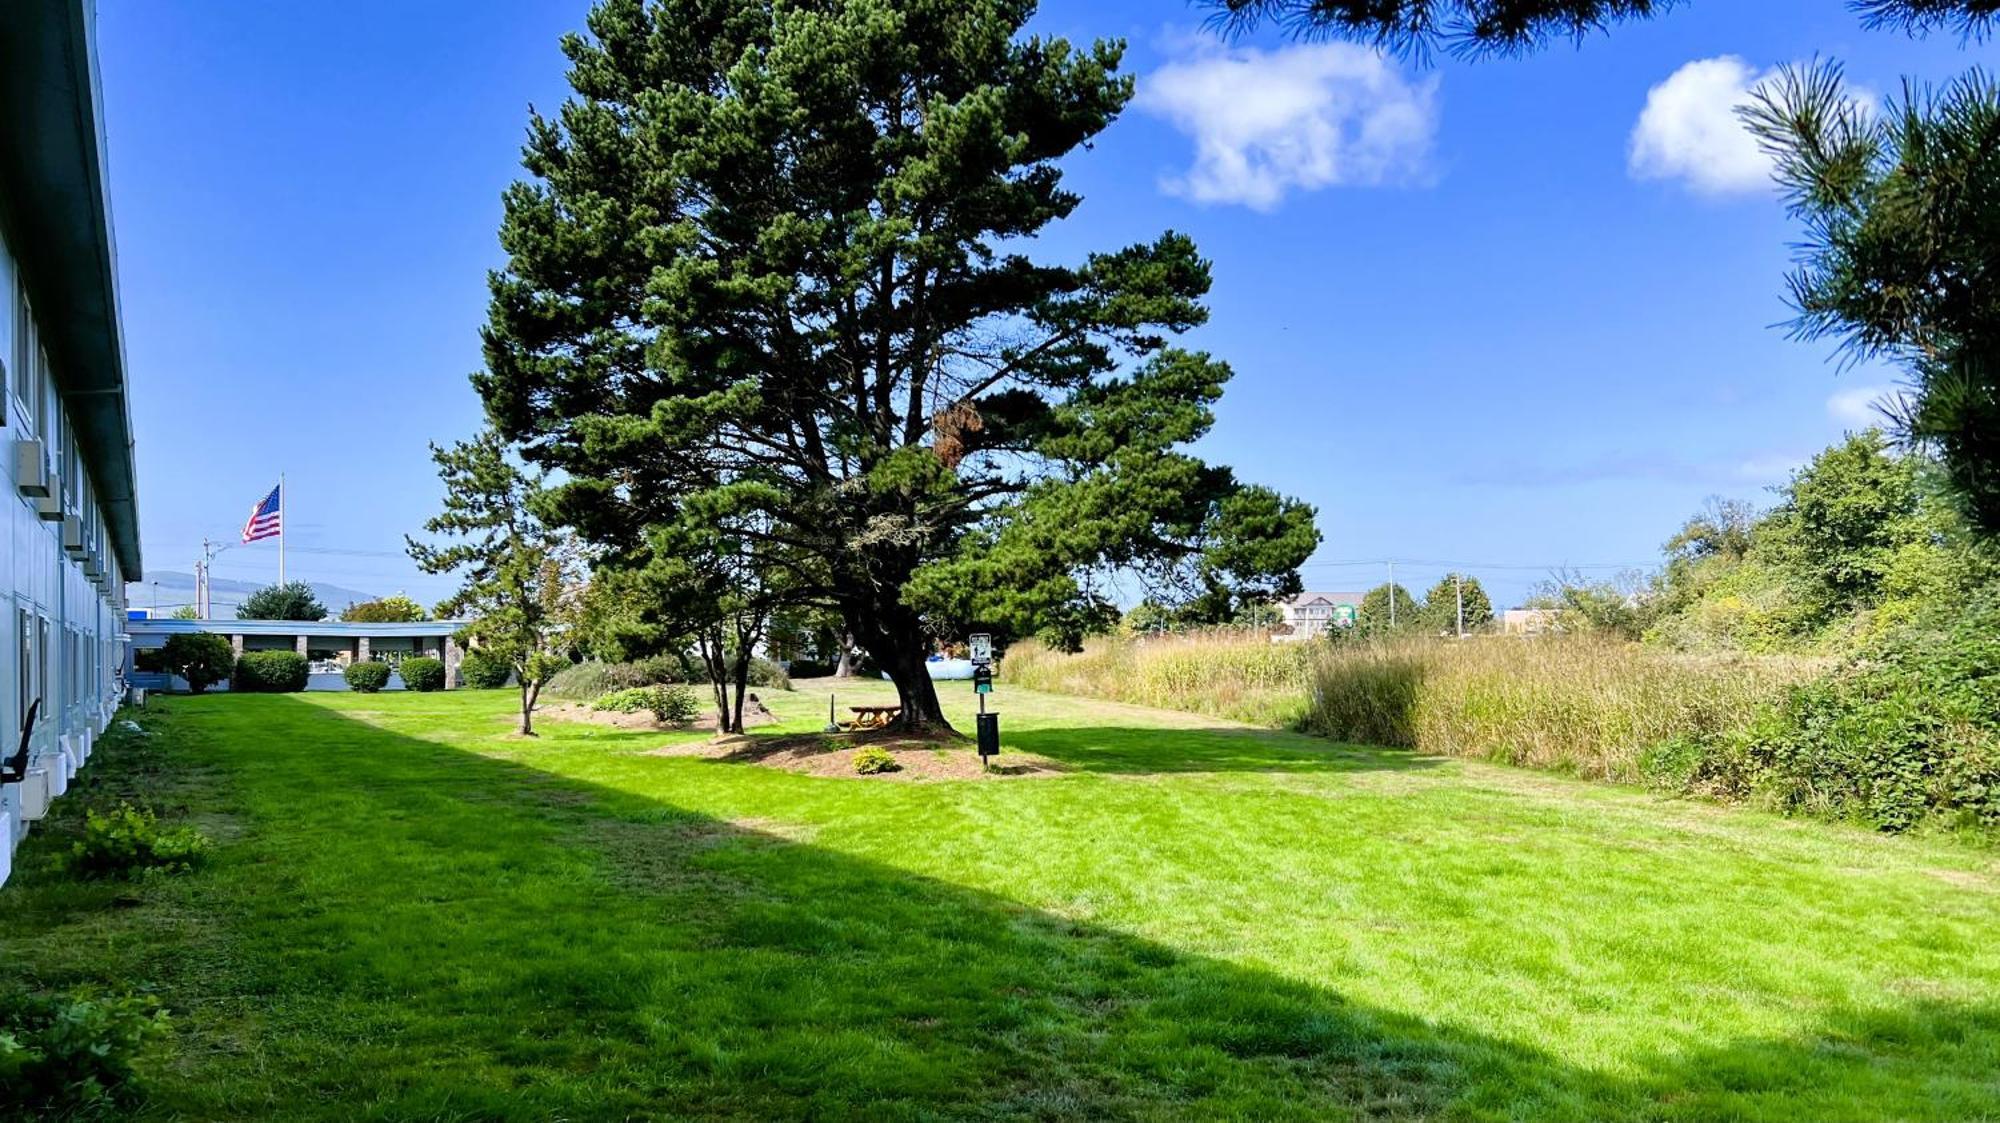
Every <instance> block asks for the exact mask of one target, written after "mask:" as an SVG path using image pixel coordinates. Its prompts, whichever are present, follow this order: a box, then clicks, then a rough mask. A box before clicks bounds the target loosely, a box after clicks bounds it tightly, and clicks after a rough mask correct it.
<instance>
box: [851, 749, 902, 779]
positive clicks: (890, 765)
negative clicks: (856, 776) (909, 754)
mask: <svg viewBox="0 0 2000 1123" xmlns="http://www.w3.org/2000/svg"><path fill="white" fill-rule="evenodd" d="M902 767H903V766H902V765H900V764H897V763H896V754H894V753H892V752H890V751H889V750H887V749H885V748H883V747H882V746H880V745H864V746H862V747H861V748H858V749H856V750H854V770H855V771H856V772H859V773H860V774H862V775H863V776H873V775H875V774H876V773H878V772H898V771H901V770H902Z"/></svg>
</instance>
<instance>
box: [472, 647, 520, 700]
mask: <svg viewBox="0 0 2000 1123" xmlns="http://www.w3.org/2000/svg"><path fill="white" fill-rule="evenodd" d="M458 673H459V674H460V675H461V676H462V677H463V678H464V679H465V685H467V686H469V687H471V688H472V689H474V690H499V689H500V688H502V687H504V686H506V685H507V682H508V680H509V679H511V678H513V677H514V667H513V664H511V663H509V662H507V661H506V660H505V659H502V658H500V657H499V656H496V655H489V654H487V653H486V652H485V651H483V650H481V649H479V648H476V647H475V648H473V649H472V650H471V651H468V652H466V653H465V657H464V658H463V659H460V660H459V663H458Z"/></svg>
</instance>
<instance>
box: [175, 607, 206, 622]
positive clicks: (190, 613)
mask: <svg viewBox="0 0 2000 1123" xmlns="http://www.w3.org/2000/svg"><path fill="white" fill-rule="evenodd" d="M167 619H169V620H199V619H201V610H200V609H198V608H196V607H195V606H193V605H191V604H184V605H181V606H180V607H179V608H176V609H174V610H173V611H172V612H169V613H168V614H167Z"/></svg>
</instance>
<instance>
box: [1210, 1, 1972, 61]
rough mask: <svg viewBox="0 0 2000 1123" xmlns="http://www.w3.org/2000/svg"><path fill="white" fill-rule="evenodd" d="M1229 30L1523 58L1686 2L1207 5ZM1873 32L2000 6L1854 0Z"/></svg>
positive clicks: (1940, 24)
mask: <svg viewBox="0 0 2000 1123" xmlns="http://www.w3.org/2000/svg"><path fill="white" fill-rule="evenodd" d="M1209 4H1210V6H1211V7H1213V8H1214V9H1216V11H1217V14H1218V16H1219V18H1220V20H1221V22H1222V23H1223V24H1225V25H1226V26H1228V27H1230V28H1232V29H1235V30H1242V29H1247V28H1252V27H1255V26H1257V25H1259V24H1262V23H1265V22H1273V23H1277V24H1279V25H1281V26H1283V27H1285V28H1286V29H1288V30H1290V31H1292V32H1293V33H1294V34H1298V35H1302V36H1321V35H1326V36H1335V37H1338V38H1343V39H1353V40H1358V41H1360V42H1363V43H1370V44H1373V45H1376V46H1381V47H1386V48H1389V49H1391V50H1399V51H1407V52H1410V53H1415V54H1419V55H1422V54H1427V53H1428V52H1430V51H1431V50H1433V49H1434V48H1436V47H1439V46H1444V47H1447V48H1449V49H1450V50H1452V51H1453V52H1455V53H1458V54H1464V55H1482V54H1518V53H1521V52H1525V51H1529V50H1533V49H1535V48H1537V47H1540V46H1543V45H1544V44H1546V43H1548V42H1550V41H1551V40H1558V39H1569V40H1572V41H1575V40H1580V39H1582V38H1583V37H1584V36H1586V35H1589V34H1591V33H1593V32H1599V31H1608V30H1609V29H1610V28H1611V27H1612V26H1613V25H1614V24H1619V23H1624V22H1627V21H1631V20H1642V19H1648V18H1650V17H1652V16H1655V15H1659V14H1662V13H1664V12H1668V11H1671V10H1673V9H1675V8H1678V7H1681V6H1682V5H1681V0H1209ZM1848 7H1850V8H1852V9H1854V10H1855V11H1856V12H1857V13H1859V14H1860V16H1861V18H1862V22H1863V23H1865V24H1867V25H1868V26H1870V27H1883V28H1891V29H1896V30H1901V31H1906V32H1909V33H1910V34H1912V35H1921V34H1924V33H1926V32H1929V31H1934V30H1949V31H1954V32H1957V33H1958V34H1959V35H1961V36H1962V37H1964V38H1967V39H1978V38H1983V37H1984V36H1985V35H1986V34H1987V33H1988V32H1989V31H1991V30H1992V27H1993V21H1994V19H1995V17H1996V15H2000V0H1848Z"/></svg>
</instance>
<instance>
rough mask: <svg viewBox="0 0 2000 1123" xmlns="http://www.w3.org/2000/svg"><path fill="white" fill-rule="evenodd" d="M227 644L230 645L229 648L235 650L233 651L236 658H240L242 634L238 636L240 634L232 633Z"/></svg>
mask: <svg viewBox="0 0 2000 1123" xmlns="http://www.w3.org/2000/svg"><path fill="white" fill-rule="evenodd" d="M229 646H230V648H231V650H233V651H235V652H236V657H237V658H238V659H241V658H242V657H243V637H242V636H240V635H233V636H230V637H229Z"/></svg>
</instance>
